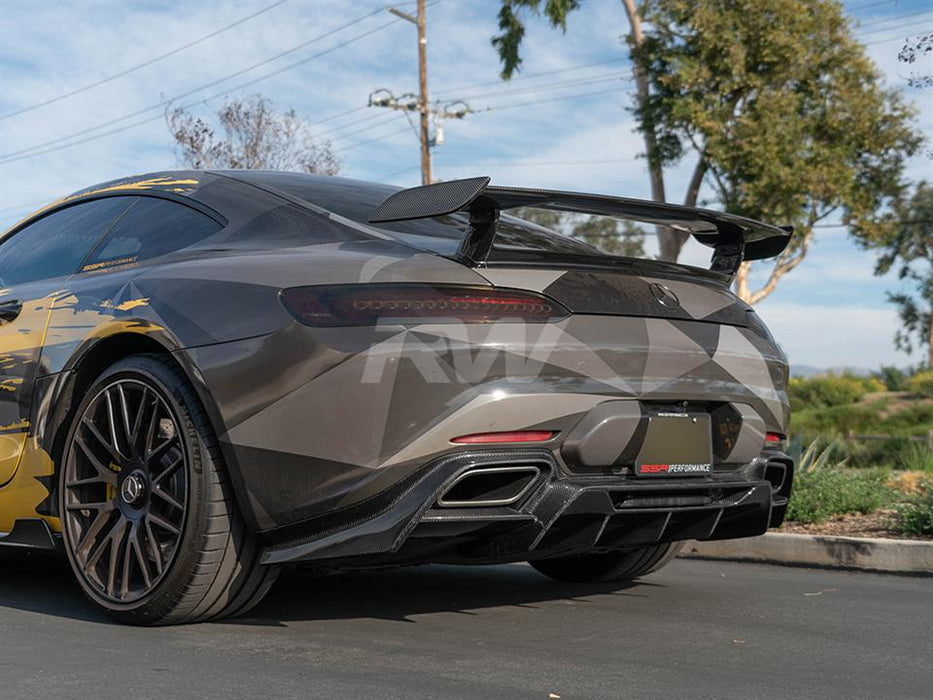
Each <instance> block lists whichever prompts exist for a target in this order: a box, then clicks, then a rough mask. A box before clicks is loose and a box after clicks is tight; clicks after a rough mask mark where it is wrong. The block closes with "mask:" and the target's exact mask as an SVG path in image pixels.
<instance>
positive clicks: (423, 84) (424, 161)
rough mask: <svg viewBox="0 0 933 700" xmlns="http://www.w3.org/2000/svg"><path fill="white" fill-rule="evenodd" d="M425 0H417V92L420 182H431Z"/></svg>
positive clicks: (426, 183) (423, 183)
mask: <svg viewBox="0 0 933 700" xmlns="http://www.w3.org/2000/svg"><path fill="white" fill-rule="evenodd" d="M424 2H425V0H418V92H419V95H420V97H421V99H420V102H421V104H420V107H421V184H422V185H430V184H431V149H430V148H429V147H428V140H429V139H430V138H431V133H430V127H429V126H428V108H429V106H430V102H429V101H428V37H427V34H426V29H427V18H426V17H425V8H424Z"/></svg>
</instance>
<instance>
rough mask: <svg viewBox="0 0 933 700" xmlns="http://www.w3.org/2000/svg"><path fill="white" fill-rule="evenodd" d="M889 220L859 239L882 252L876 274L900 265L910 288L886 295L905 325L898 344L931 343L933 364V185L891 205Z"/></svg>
mask: <svg viewBox="0 0 933 700" xmlns="http://www.w3.org/2000/svg"><path fill="white" fill-rule="evenodd" d="M885 224H886V225H885V226H883V227H879V228H878V229H875V230H870V231H869V230H864V231H861V232H860V234H859V236H860V241H861V242H862V244H863V245H864V246H865V247H867V248H873V249H876V250H880V251H881V255H880V257H879V258H878V263H877V265H876V266H875V274H876V275H884V274H887V273H888V272H890V271H891V270H892V269H894V268H895V267H896V268H897V276H898V278H899V279H901V280H905V281H906V282H907V289H905V290H902V291H899V292H897V293H894V294H892V293H888V295H887V296H888V301H890V302H892V303H894V304H895V305H896V306H897V309H898V315H899V316H900V319H901V323H902V324H903V327H902V328H901V329H900V330H899V331H898V332H897V335H896V336H895V337H894V343H895V346H896V347H897V348H898V349H899V350H903V351H904V352H906V353H909V354H910V353H913V351H914V349H915V348H923V347H924V346H926V349H927V366H928V367H930V368H933V185H930V184H928V183H926V182H921V183H919V184H918V185H917V187H916V189H915V190H914V192H913V194H912V195H910V196H905V197H904V198H903V199H902V200H901V201H899V202H897V203H896V204H895V205H894V206H893V207H892V210H891V212H890V213H889V215H888V217H887V220H886V221H885Z"/></svg>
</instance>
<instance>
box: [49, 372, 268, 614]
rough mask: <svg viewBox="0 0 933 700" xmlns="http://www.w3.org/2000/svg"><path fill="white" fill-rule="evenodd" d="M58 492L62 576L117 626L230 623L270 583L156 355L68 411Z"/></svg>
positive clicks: (194, 404)
mask: <svg viewBox="0 0 933 700" xmlns="http://www.w3.org/2000/svg"><path fill="white" fill-rule="evenodd" d="M59 486H60V488H59V507H60V513H61V518H62V530H63V535H64V543H65V550H66V552H67V553H68V559H69V561H70V563H71V566H72V569H73V570H74V572H75V575H76V576H77V578H78V581H79V582H80V584H81V586H82V588H83V589H84V592H85V593H86V594H87V595H88V597H89V598H90V599H91V600H92V601H93V602H94V603H96V604H97V605H98V606H100V607H101V608H103V609H104V610H105V611H106V612H107V613H108V614H109V615H111V616H112V617H114V618H115V619H117V620H119V621H120V622H125V623H130V624H139V625H164V624H178V623H185V622H198V621H203V620H209V619H213V618H219V617H228V616H233V615H239V614H242V613H245V612H246V611H247V610H249V609H250V608H252V607H253V606H254V605H255V604H256V603H258V602H259V600H261V599H262V597H263V596H264V595H265V593H266V591H267V590H268V589H269V588H270V587H271V586H272V583H273V582H274V581H275V578H276V576H277V573H278V572H277V570H276V569H273V568H269V567H264V566H262V565H261V564H260V563H259V558H260V554H261V548H260V545H259V541H258V538H257V537H256V536H255V535H254V534H253V533H251V532H250V531H249V530H248V529H247V528H246V525H245V523H244V522H243V519H242V517H241V516H240V514H239V512H238V511H237V506H236V501H235V498H234V495H233V488H232V485H231V483H230V478H229V476H228V474H227V470H226V468H225V466H224V464H223V459H222V457H221V455H220V451H219V448H218V445H217V440H216V438H215V436H214V433H213V431H212V429H211V426H210V424H209V422H208V420H207V416H206V414H205V412H204V409H203V408H202V406H201V404H200V402H199V400H198V398H197V396H196V395H195V392H194V390H193V388H192V387H191V385H190V384H189V382H188V381H187V379H186V377H185V376H184V374H183V373H182V372H181V370H180V369H179V368H178V367H177V366H176V365H175V364H174V363H173V362H172V361H171V360H169V359H167V358H164V357H161V356H158V355H138V356H133V357H129V358H126V359H124V360H121V361H120V362H118V363H116V364H115V365H113V366H111V367H110V368H109V369H107V370H106V371H105V372H104V373H103V374H102V375H101V376H100V377H99V378H98V380H97V381H96V383H95V384H94V386H93V387H92V388H91V390H90V391H89V392H88V393H87V394H86V396H85V398H84V400H83V401H82V402H81V404H80V405H79V406H78V410H77V411H76V413H75V418H74V421H73V423H72V425H71V428H70V431H69V434H68V438H67V444H66V449H65V454H64V460H63V466H62V469H61V470H60V484H59Z"/></svg>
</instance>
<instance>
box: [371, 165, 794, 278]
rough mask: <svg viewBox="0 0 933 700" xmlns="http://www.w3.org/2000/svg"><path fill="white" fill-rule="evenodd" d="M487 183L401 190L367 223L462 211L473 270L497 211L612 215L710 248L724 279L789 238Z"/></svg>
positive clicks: (700, 213) (654, 207)
mask: <svg viewBox="0 0 933 700" xmlns="http://www.w3.org/2000/svg"><path fill="white" fill-rule="evenodd" d="M489 182H490V179H489V178H488V177H474V178H469V179H466V180H450V181H448V182H439V183H436V184H433V185H424V186H422V187H412V188H410V189H407V190H400V191H399V192H396V193H395V194H393V195H392V196H391V197H389V198H388V199H386V200H385V201H384V202H383V203H382V204H380V205H379V206H378V207H377V208H376V210H375V211H374V212H373V213H372V215H371V216H370V217H369V221H370V223H374V224H375V223H388V222H392V221H410V220H412V219H428V218H433V217H436V216H445V215H447V214H453V213H454V212H458V211H466V212H468V213H469V215H470V231H469V233H468V234H467V236H466V237H465V238H464V239H463V241H461V243H460V248H459V250H458V251H457V257H458V258H460V259H461V260H463V261H464V262H466V263H468V264H470V265H477V264H481V263H482V262H483V261H485V260H486V257H487V256H488V255H489V251H490V250H491V249H492V244H493V240H494V238H495V235H496V225H497V223H498V221H499V212H500V211H502V210H504V209H515V208H517V207H538V208H541V209H554V210H557V211H568V212H576V213H581V214H596V215H599V216H611V217H616V218H620V219H629V220H632V221H641V222H643V223H647V224H654V225H658V226H667V227H669V228H672V229H675V230H678V231H685V232H687V233H689V234H691V235H692V236H693V237H694V238H695V239H696V240H698V241H699V242H700V243H702V244H703V245H707V246H709V247H711V248H712V249H713V258H712V262H711V265H710V268H711V269H712V270H713V271H715V272H720V273H723V274H728V275H734V274H735V272H736V270H738V267H739V264H740V263H741V262H742V261H743V260H763V259H765V258H771V257H774V256H775V255H779V254H780V253H781V252H782V251H783V250H784V249H785V248H786V247H787V244H788V243H789V242H790V238H791V235H792V233H793V229H792V228H791V227H780V226H772V225H771V224H765V223H762V222H760V221H755V220H753V219H747V218H745V217H743V216H735V215H733V214H724V213H721V212H716V211H711V210H709V209H697V208H693V207H684V206H680V205H677V204H663V203H660V202H649V201H645V200H641V199H629V198H627V197H610V196H605V195H595V194H583V193H578V192H559V191H553V190H534V189H519V188H512V187H490V186H489Z"/></svg>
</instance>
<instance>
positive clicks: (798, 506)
mask: <svg viewBox="0 0 933 700" xmlns="http://www.w3.org/2000/svg"><path fill="white" fill-rule="evenodd" d="M887 481H888V475H887V472H885V471H883V470H871V471H860V472H853V471H849V470H846V469H842V468H840V467H838V466H825V467H822V468H817V469H812V470H810V471H807V472H802V473H800V474H799V475H798V476H796V477H795V479H794V488H793V490H792V492H791V497H790V503H788V506H787V520H789V521H792V522H798V523H805V524H809V523H821V522H825V521H826V520H829V519H830V518H832V517H834V516H837V515H845V514H847V513H873V512H874V511H876V510H878V509H879V508H881V507H882V506H884V505H885V504H887V503H889V502H890V501H891V498H892V495H891V490H890V488H889V487H888V485H887Z"/></svg>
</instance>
